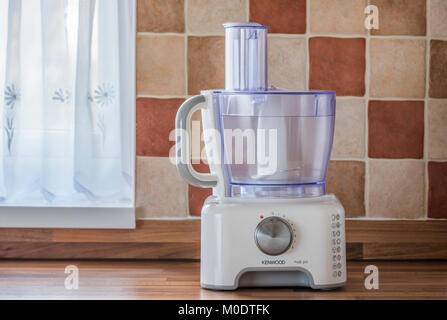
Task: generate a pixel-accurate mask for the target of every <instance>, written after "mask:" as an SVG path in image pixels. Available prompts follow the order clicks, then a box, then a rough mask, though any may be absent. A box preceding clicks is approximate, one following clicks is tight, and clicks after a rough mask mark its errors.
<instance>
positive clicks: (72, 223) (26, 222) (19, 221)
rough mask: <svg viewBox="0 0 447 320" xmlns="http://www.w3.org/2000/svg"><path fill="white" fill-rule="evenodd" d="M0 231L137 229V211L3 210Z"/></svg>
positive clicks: (23, 208) (99, 209) (110, 208)
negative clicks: (9, 229) (23, 229)
mask: <svg viewBox="0 0 447 320" xmlns="http://www.w3.org/2000/svg"><path fill="white" fill-rule="evenodd" d="M0 228H64V229H65V228H76V229H135V208H134V207H133V206H131V205H126V206H122V207H121V206H120V207H118V206H114V207H104V206H102V207H76V208H73V207H0Z"/></svg>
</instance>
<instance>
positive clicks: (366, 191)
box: [137, 0, 447, 219]
mask: <svg viewBox="0 0 447 320" xmlns="http://www.w3.org/2000/svg"><path fill="white" fill-rule="evenodd" d="M368 4H374V5H376V6H378V8H379V10H380V29H379V30H372V31H368V30H366V29H365V27H364V20H365V18H366V15H365V13H364V10H365V7H366V6H367V5H368ZM227 21H254V22H259V23H261V24H264V25H269V26H271V29H270V30H269V32H270V35H269V44H270V46H269V68H270V69H269V82H270V84H271V85H275V86H277V87H285V88H289V89H332V90H336V91H337V96H338V99H337V117H336V132H335V141H334V148H333V153H332V159H333V161H332V162H331V164H330V167H329V173H328V191H329V192H333V193H335V194H336V195H337V196H338V197H339V198H340V199H341V201H342V203H343V205H344V206H345V209H346V212H347V216H348V217H365V216H366V217H371V218H377V217H380V218H383V217H384V218H410V219H424V218H447V0H428V1H426V0H369V1H367V0H307V1H306V0H225V1H223V0H138V39H137V91H138V99H137V156H138V158H137V206H138V210H137V212H138V216H139V217H140V218H147V217H187V216H197V215H200V208H201V206H202V203H203V200H204V198H205V197H206V196H207V195H209V194H210V191H209V190H203V189H197V188H194V187H190V186H187V184H186V183H185V182H183V180H182V179H181V178H180V177H179V175H178V173H177V171H176V168H175V167H174V166H173V165H172V164H171V163H170V162H169V159H168V155H169V152H170V149H171V148H172V146H173V142H170V141H169V133H170V131H171V130H172V129H174V118H175V114H176V111H177V109H178V107H179V106H180V104H181V103H182V101H184V99H185V98H187V97H188V96H191V95H194V94H197V93H199V91H200V90H201V89H215V88H223V87H224V46H225V44H224V37H223V28H222V27H221V24H222V23H223V22H227ZM196 117H197V119H199V115H197V116H196ZM197 167H198V169H200V170H201V171H206V170H207V168H206V165H204V164H201V165H199V166H197Z"/></svg>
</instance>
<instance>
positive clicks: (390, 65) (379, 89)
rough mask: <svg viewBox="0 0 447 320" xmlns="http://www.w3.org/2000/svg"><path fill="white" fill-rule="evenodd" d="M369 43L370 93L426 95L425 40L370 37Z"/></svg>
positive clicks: (382, 94) (415, 96) (376, 95)
mask: <svg viewBox="0 0 447 320" xmlns="http://www.w3.org/2000/svg"><path fill="white" fill-rule="evenodd" d="M370 44H371V67H370V68H371V84H370V95H371V96H372V97H401V98H424V97H425V41H424V40H407V39H405V40H391V39H371V43H370ZM409 61H411V63H409Z"/></svg>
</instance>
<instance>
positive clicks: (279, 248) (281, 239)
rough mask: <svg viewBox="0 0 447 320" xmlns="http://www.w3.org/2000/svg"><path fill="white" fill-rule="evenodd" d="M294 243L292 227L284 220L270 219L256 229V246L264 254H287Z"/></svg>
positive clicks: (263, 221) (262, 222)
mask: <svg viewBox="0 0 447 320" xmlns="http://www.w3.org/2000/svg"><path fill="white" fill-rule="evenodd" d="M292 241H293V232H292V227H291V226H290V224H289V223H288V222H287V221H286V220H284V219H282V218H279V217H268V218H266V219H264V220H262V221H261V222H260V223H259V224H258V226H257V227H256V231H255V242H256V245H257V246H258V248H259V249H260V250H261V251H262V252H264V253H265V254H268V255H270V256H277V255H280V254H282V253H284V252H286V251H287V250H288V249H289V248H290V246H291V245H292Z"/></svg>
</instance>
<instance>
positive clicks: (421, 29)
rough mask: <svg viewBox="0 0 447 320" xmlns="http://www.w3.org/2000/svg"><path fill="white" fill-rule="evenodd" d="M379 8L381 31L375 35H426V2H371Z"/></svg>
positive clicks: (409, 0) (398, 0) (373, 0)
mask: <svg viewBox="0 0 447 320" xmlns="http://www.w3.org/2000/svg"><path fill="white" fill-rule="evenodd" d="M370 4H372V5H375V6H377V7H378V8H379V29H378V30H376V29H372V30H371V34H373V35H412V36H424V35H425V33H426V24H427V22H426V21H427V19H426V0H371V1H370Z"/></svg>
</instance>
